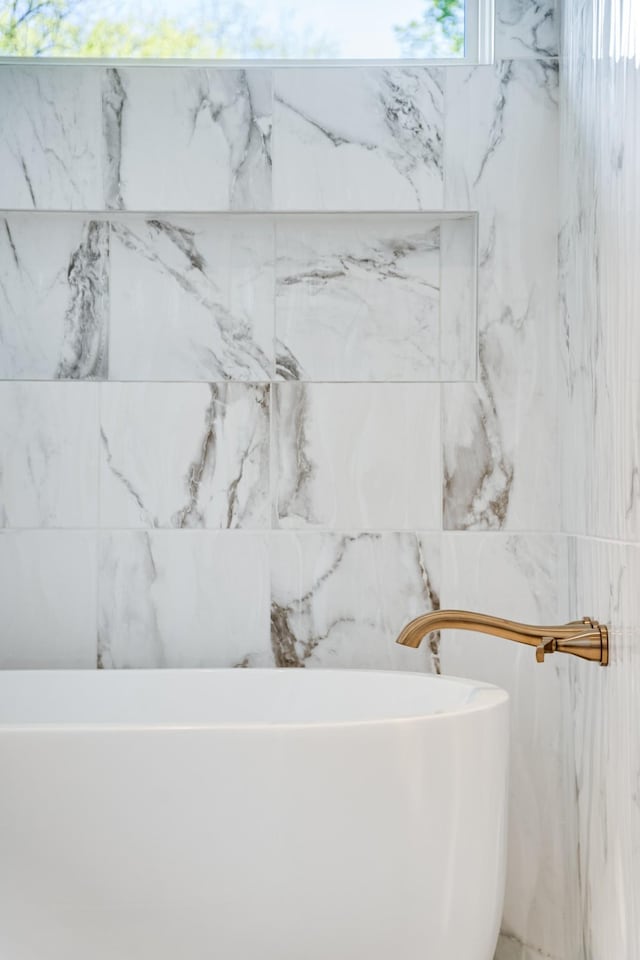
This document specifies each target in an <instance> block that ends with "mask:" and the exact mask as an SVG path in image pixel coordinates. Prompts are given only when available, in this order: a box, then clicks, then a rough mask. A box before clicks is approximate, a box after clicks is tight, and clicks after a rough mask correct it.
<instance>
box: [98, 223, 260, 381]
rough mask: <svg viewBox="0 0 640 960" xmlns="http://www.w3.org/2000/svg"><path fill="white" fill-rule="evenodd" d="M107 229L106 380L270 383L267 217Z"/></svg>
mask: <svg viewBox="0 0 640 960" xmlns="http://www.w3.org/2000/svg"><path fill="white" fill-rule="evenodd" d="M112 231H113V235H112V245H111V246H112V251H111V254H112V267H111V270H112V278H111V289H112V293H111V299H112V322H111V339H110V354H109V359H110V368H109V372H110V378H111V379H122V380H229V379H234V380H265V379H267V380H268V379H270V377H271V374H272V370H273V227H272V225H271V224H270V223H269V222H268V221H267V220H264V219H256V218H251V217H248V218H245V217H240V218H238V219H230V218H224V217H215V218H211V219H209V218H195V217H194V218H181V219H179V220H175V219H173V218H172V219H171V221H168V220H164V219H162V220H161V219H154V220H145V221H143V220H128V221H127V222H116V223H114V225H113V227H112Z"/></svg>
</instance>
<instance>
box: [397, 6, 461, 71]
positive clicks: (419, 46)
mask: <svg viewBox="0 0 640 960" xmlns="http://www.w3.org/2000/svg"><path fill="white" fill-rule="evenodd" d="M394 30H395V34H396V38H397V40H398V42H399V44H400V48H401V50H402V56H404V57H425V58H426V57H459V56H461V55H462V54H463V53H464V0H427V2H426V7H425V10H424V13H423V15H422V19H421V20H412V21H410V23H407V24H405V25H404V26H400V27H394Z"/></svg>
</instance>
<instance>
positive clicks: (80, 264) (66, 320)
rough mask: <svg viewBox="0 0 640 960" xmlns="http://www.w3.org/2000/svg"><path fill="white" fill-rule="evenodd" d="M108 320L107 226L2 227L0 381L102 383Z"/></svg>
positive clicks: (24, 217)
mask: <svg viewBox="0 0 640 960" xmlns="http://www.w3.org/2000/svg"><path fill="white" fill-rule="evenodd" d="M1 70H2V67H1V66H0V71H1ZM108 321H109V226H108V224H107V223H105V222H103V221H100V220H90V221H86V222H83V221H82V220H81V219H76V218H63V217H55V216H53V217H51V216H37V215H28V214H12V215H9V216H5V217H4V218H2V219H1V220H0V344H1V345H2V349H0V378H4V379H19V378H28V379H35V380H37V379H47V380H49V379H73V380H82V379H101V378H104V377H106V374H107V339H108Z"/></svg>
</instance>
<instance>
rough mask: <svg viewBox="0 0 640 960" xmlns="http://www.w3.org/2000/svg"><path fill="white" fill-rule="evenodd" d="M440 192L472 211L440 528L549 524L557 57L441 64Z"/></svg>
mask: <svg viewBox="0 0 640 960" xmlns="http://www.w3.org/2000/svg"><path fill="white" fill-rule="evenodd" d="M446 103H447V107H446V112H447V137H446V149H445V201H446V204H447V206H449V207H453V208H458V209H477V210H478V212H479V221H478V222H479V253H478V263H479V269H478V331H479V332H478V383H477V384H473V385H467V384H446V385H445V386H444V387H443V446H444V504H445V527H446V528H447V529H499V528H509V529H520V530H531V529H533V530H536V529H543V530H544V529H547V530H553V529H557V528H558V525H559V512H560V493H559V485H558V476H557V469H558V445H557V434H558V430H557V423H558V415H557V385H556V380H557V377H556V372H557V335H556V308H557V299H556V297H557V252H556V251H557V230H558V222H557V206H558V183H557V181H558V146H557V134H558V108H557V64H556V63H555V62H552V61H536V60H522V61H511V62H505V63H502V64H500V65H498V66H496V67H490V66H489V67H476V68H472V69H466V68H455V69H454V68H448V76H447V100H446Z"/></svg>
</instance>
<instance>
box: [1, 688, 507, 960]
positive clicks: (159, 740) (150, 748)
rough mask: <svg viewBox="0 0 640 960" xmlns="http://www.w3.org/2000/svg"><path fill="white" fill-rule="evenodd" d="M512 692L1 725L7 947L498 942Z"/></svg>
mask: <svg viewBox="0 0 640 960" xmlns="http://www.w3.org/2000/svg"><path fill="white" fill-rule="evenodd" d="M506 741H507V705H506V703H502V704H499V705H497V706H492V707H490V708H487V709H484V710H478V711H475V712H471V713H467V714H460V715H459V716H451V715H449V716H442V717H429V718H425V719H416V720H401V721H392V722H389V723H380V724H353V725H346V726H341V727H319V726H310V727H306V728H305V727H291V728H288V729H283V728H279V729H270V728H269V727H264V728H262V729H254V730H247V729H245V730H243V729H226V730H225V729H217V730H207V729H186V728H182V729H173V730H172V729H162V728H155V729H149V730H141V729H138V730H129V731H127V730H103V731H100V730H86V731H81V730H77V731H73V730H67V731H62V730H58V731H55V730H49V731H47V730H41V731H38V730H31V731H27V730H23V731H15V732H12V731H7V730H3V731H1V732H0V767H1V768H2V770H3V790H2V791H0V956H7V957H12V960H42V957H43V956H46V957H47V960H86V957H87V956H90V957H91V958H92V960H175V957H176V956H184V957H188V958H189V960H210V958H211V956H220V957H224V958H225V960H300V957H305V960H329V958H330V960H354V958H360V957H363V958H364V957H366V958H367V960H390V958H395V957H402V958H403V960H491V957H492V956H493V948H494V946H495V940H496V937H497V933H498V926H499V921H500V914H501V906H502V892H503V885H504V864H505V822H506V757H507V743H506Z"/></svg>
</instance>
